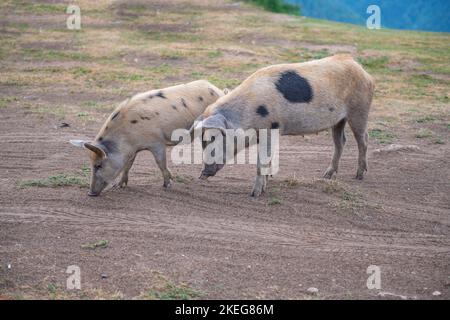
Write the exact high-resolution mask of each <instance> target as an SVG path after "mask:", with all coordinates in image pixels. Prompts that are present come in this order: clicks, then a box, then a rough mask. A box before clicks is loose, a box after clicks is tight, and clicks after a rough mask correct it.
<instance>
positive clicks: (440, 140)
mask: <svg viewBox="0 0 450 320" xmlns="http://www.w3.org/2000/svg"><path fill="white" fill-rule="evenodd" d="M433 143H434V144H445V141H444V140H442V139H441V138H436V139H434V140H433Z"/></svg>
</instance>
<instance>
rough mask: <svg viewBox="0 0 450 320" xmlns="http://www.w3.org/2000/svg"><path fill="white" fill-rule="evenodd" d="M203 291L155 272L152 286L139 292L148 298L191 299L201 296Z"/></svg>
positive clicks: (144, 297)
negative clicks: (143, 291)
mask: <svg viewBox="0 0 450 320" xmlns="http://www.w3.org/2000/svg"><path fill="white" fill-rule="evenodd" d="M203 295H204V294H203V292H201V291H199V290H196V289H194V288H191V287H190V286H188V285H187V284H185V283H174V282H173V281H171V280H169V279H167V277H165V276H163V275H162V274H157V277H156V279H154V281H153V287H152V288H151V289H149V290H147V291H146V292H145V293H143V294H141V295H140V297H141V298H143V299H150V300H191V299H195V298H199V297H201V296H203Z"/></svg>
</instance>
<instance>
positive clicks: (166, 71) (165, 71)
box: [145, 63, 178, 76]
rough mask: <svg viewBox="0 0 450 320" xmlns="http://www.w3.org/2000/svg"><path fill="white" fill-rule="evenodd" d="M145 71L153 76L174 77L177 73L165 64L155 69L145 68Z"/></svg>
mask: <svg viewBox="0 0 450 320" xmlns="http://www.w3.org/2000/svg"><path fill="white" fill-rule="evenodd" d="M145 70H146V71H148V72H150V73H151V74H153V75H162V76H169V75H175V74H177V73H178V70H177V69H175V68H174V67H173V66H171V65H170V64H167V63H163V64H160V65H159V66H155V67H150V68H146V69H145Z"/></svg>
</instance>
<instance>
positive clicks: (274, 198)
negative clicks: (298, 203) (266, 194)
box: [267, 196, 282, 206]
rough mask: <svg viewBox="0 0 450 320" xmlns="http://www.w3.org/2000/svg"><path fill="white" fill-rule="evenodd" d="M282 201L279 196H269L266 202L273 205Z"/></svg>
mask: <svg viewBox="0 0 450 320" xmlns="http://www.w3.org/2000/svg"><path fill="white" fill-rule="evenodd" d="M281 203H282V200H281V198H280V197H279V196H271V197H270V198H269V200H268V201H267V204H268V205H269V206H275V205H279V204H281Z"/></svg>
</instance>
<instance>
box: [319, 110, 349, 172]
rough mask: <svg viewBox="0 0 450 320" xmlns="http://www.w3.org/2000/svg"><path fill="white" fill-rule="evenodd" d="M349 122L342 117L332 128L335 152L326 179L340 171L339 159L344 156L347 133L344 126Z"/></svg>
mask: <svg viewBox="0 0 450 320" xmlns="http://www.w3.org/2000/svg"><path fill="white" fill-rule="evenodd" d="M346 123H347V120H346V119H342V120H341V121H339V122H338V124H336V125H335V126H334V127H333V128H332V134H333V141H334V154H333V160H331V164H330V166H329V167H328V169H327V171H325V174H324V175H323V177H324V178H325V179H331V178H332V177H333V175H334V174H335V173H337V172H338V167H339V160H340V159H341V156H342V151H343V150H344V145H345V133H344V128H345V124H346Z"/></svg>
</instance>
